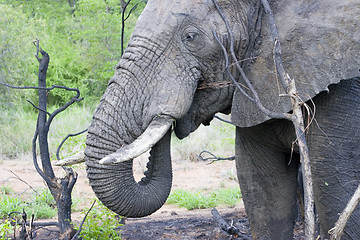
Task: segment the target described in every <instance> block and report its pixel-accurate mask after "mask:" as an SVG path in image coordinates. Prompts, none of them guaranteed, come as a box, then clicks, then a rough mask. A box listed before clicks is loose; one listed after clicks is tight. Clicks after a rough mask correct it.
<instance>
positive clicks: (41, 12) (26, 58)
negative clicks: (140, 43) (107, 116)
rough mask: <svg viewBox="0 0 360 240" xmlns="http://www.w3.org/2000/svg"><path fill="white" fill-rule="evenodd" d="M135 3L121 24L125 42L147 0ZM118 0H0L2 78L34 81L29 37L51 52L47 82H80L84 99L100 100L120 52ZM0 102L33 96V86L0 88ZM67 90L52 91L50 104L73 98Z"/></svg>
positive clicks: (74, 84) (34, 65)
mask: <svg viewBox="0 0 360 240" xmlns="http://www.w3.org/2000/svg"><path fill="white" fill-rule="evenodd" d="M135 4H138V6H137V8H136V9H135V11H133V12H132V14H131V16H130V17H129V19H128V20H127V21H126V24H125V45H126V44H127V42H128V39H129V38H130V35H131V32H132V29H133V28H134V26H135V22H136V19H137V17H138V16H139V15H140V13H141V12H142V10H143V8H144V7H145V4H146V3H145V1H143V0H132V1H131V3H130V5H129V6H128V8H127V9H128V10H127V12H128V11H129V10H130V9H131V8H132V7H133V6H134V5H135ZM121 24H122V23H121V1H120V0H104V1H99V0H78V1H74V0H73V1H65V0H57V1H54V0H36V1H35V0H33V1H28V0H4V1H0V42H1V44H0V81H2V82H5V83H9V84H12V85H16V86H24V85H27V86H34V85H36V83H37V76H36V75H35V74H34V72H36V71H37V67H38V62H37V61H36V59H35V58H34V54H35V47H34V46H33V41H34V40H35V38H38V39H39V40H40V43H41V47H42V48H43V49H44V50H45V51H47V52H48V53H49V55H50V65H49V69H48V74H47V83H48V85H49V86H51V85H65V86H68V87H76V88H79V89H80V91H81V93H82V95H83V96H84V97H85V102H88V103H93V102H94V101H98V99H99V98H100V97H101V95H102V93H103V92H104V90H105V88H106V85H107V82H108V80H109V79H110V78H111V77H112V75H113V74H114V69H115V65H116V64H117V62H118V61H119V60H120V55H121V44H120V36H121ZM0 94H1V98H0V104H1V105H2V106H1V107H2V108H4V107H6V108H9V107H14V106H15V105H26V107H27V108H31V106H29V104H27V103H26V102H25V101H24V99H30V100H32V101H34V102H36V97H35V96H36V91H34V90H27V91H19V90H11V89H8V88H4V87H1V88H0ZM71 97H72V96H71V93H70V92H66V91H61V90H57V91H52V92H51V93H50V97H49V104H52V105H59V104H63V103H64V102H66V101H68V100H69V98H71Z"/></svg>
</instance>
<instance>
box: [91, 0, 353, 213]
mask: <svg viewBox="0 0 360 240" xmlns="http://www.w3.org/2000/svg"><path fill="white" fill-rule="evenodd" d="M334 1H335V0H334ZM280 2H281V1H278V2H276V3H274V4H273V5H274V6H273V7H274V9H275V10H277V11H278V12H279V11H280V10H281V11H284V15H281V14H278V15H276V16H277V20H279V21H283V22H286V24H284V25H285V31H284V32H282V33H281V38H282V39H285V42H286V44H285V46H284V53H285V54H284V55H285V56H286V57H288V58H287V59H288V61H285V64H286V66H287V67H290V70H291V71H292V72H295V73H297V75H296V77H302V76H307V77H306V78H302V83H303V84H301V86H300V87H299V89H300V90H301V91H303V92H305V93H306V98H307V99H308V98H311V97H312V96H313V95H315V94H317V93H318V92H319V91H322V90H324V89H326V88H327V86H328V85H329V84H330V83H333V82H335V81H336V80H334V79H341V78H345V76H335V75H334V74H333V73H334V72H335V71H329V72H326V71H327V70H328V69H329V66H327V67H326V68H325V69H324V68H323V69H322V70H321V71H322V72H321V75H319V76H318V75H317V74H318V73H319V71H316V68H317V67H322V66H323V65H327V63H322V62H319V61H318V62H317V61H316V60H317V55H316V53H315V52H316V50H317V48H319V47H321V46H319V45H316V44H317V43H312V42H311V41H310V40H309V41H307V42H306V41H305V42H304V43H302V42H301V41H300V40H299V38H301V37H302V36H303V34H304V33H306V34H315V33H314V31H315V30H316V29H317V27H319V26H311V27H308V26H307V24H308V23H309V22H312V21H311V19H310V20H309V19H307V18H306V14H308V15H307V16H308V18H310V17H309V16H310V15H311V14H312V12H311V9H303V11H302V12H301V11H300V10H299V11H300V12H296V10H294V9H297V7H300V8H299V9H301V6H302V4H305V3H303V2H306V1H294V3H292V4H284V3H283V4H281V3H280ZM218 4H219V6H220V8H221V9H222V12H223V13H224V15H225V17H226V19H227V20H228V21H229V23H230V27H231V31H232V32H233V34H234V40H235V41H234V49H235V52H236V54H237V58H238V59H240V60H243V59H245V60H246V59H250V60H247V61H243V62H242V63H241V64H242V65H243V67H244V69H245V70H246V72H247V74H249V77H250V78H251V79H255V80H254V82H253V84H254V86H255V88H256V89H257V91H258V92H259V93H260V97H261V99H262V100H263V101H264V105H266V106H268V107H270V108H271V107H274V106H275V107H277V108H278V109H279V111H289V110H290V109H289V107H288V105H287V104H286V103H283V102H282V101H280V103H279V104H277V103H278V102H279V101H278V100H277V99H278V95H279V92H278V88H277V87H276V86H277V84H276V80H275V79H276V77H274V68H273V65H272V56H271V54H272V45H271V44H272V43H271V36H270V34H269V33H268V30H267V27H266V18H264V17H263V10H262V7H261V3H260V1H252V0H242V1H240V0H230V1H229V0H218ZM321 4H325V3H321ZM283 5H284V6H283ZM317 7H319V6H317ZM320 7H321V6H320ZM281 8H283V9H281ZM317 9H318V8H317ZM292 17H293V18H292ZM287 18H291V19H292V20H291V21H286V19H287ZM300 20H301V21H300ZM319 24H320V23H319ZM331 24H333V23H331ZM331 24H330V25H329V26H331ZM329 26H324V29H323V31H326V29H329ZM214 32H215V33H216V35H217V36H218V37H219V39H220V41H221V42H222V43H223V45H224V46H225V47H226V48H228V47H229V34H228V32H227V29H226V27H225V23H224V20H223V19H222V18H221V16H220V14H219V12H218V11H217V9H216V7H215V5H214V2H213V1H211V0H182V1H168V0H149V1H148V3H147V6H146V8H145V10H144V12H143V13H142V14H141V16H140V17H139V19H138V22H137V24H136V26H135V30H134V32H133V34H132V37H131V39H130V42H129V44H128V46H127V48H126V50H125V53H124V55H123V57H122V59H121V60H120V62H119V63H118V65H117V67H116V72H115V75H114V76H113V77H112V78H111V79H110V81H109V85H108V88H107V90H106V92H105V93H104V95H103V97H102V99H101V101H100V104H99V106H98V107H97V109H96V111H95V114H94V116H93V120H92V124H91V126H90V128H89V132H88V137H87V141H86V150H85V155H86V165H87V172H88V177H89V180H90V185H91V186H92V188H93V190H94V192H95V193H96V195H97V197H98V198H99V199H100V200H101V201H102V202H103V203H104V205H106V206H107V207H108V208H110V209H111V210H113V211H114V212H116V213H118V214H120V215H123V216H128V217H141V216H146V215H149V214H151V213H153V212H154V211H156V210H157V209H158V208H160V207H161V206H162V205H163V204H164V202H165V201H166V199H167V196H168V194H169V192H170V188H171V181H172V170H171V157H170V128H171V127H172V125H173V126H174V131H175V133H176V135H177V136H178V137H179V138H184V137H186V136H187V135H189V134H190V133H191V132H192V131H194V130H195V129H196V128H197V127H198V126H199V125H200V124H201V123H203V124H208V123H209V122H210V121H211V119H212V118H213V116H214V114H215V113H217V112H225V113H229V112H230V109H231V107H232V108H233V110H232V112H233V113H234V114H233V115H234V116H235V119H234V121H235V123H237V125H239V126H251V125H255V124H258V123H260V122H262V121H265V120H266V118H267V117H266V116H263V115H262V114H261V113H259V110H257V109H256V107H255V106H253V105H252V103H249V101H248V100H247V99H244V97H243V96H241V95H240V94H239V93H238V92H237V91H235V95H234V87H233V86H232V85H231V84H229V82H230V79H229V78H228V76H227V74H226V73H225V71H224V64H225V59H224V56H223V52H222V48H221V46H220V45H219V44H218V42H217V41H216V39H215V37H214V34H213V33H214ZM316 34H320V33H316ZM303 38H304V37H303ZM338 38H339V36H338V35H336V36H332V35H331V36H330V40H326V41H327V42H326V41H325V39H326V37H325V36H324V37H323V38H321V41H322V40H323V39H324V41H325V44H330V43H336V41H337V40H339V39H338ZM299 42H301V43H299ZM294 44H295V46H296V48H294ZM296 44H297V45H296ZM306 44H307V45H306ZM305 45H306V46H305ZM335 45H336V44H335ZM350 45H351V44H350V43H349V44H347V45H346V46H344V45H341V46H339V48H342V47H344V48H346V47H347V46H348V47H349V46H350ZM336 46H337V45H336ZM303 52H305V53H306V54H307V57H309V59H310V60H309V61H308V60H305V59H297V57H299V56H301V55H303ZM292 53H293V54H292ZM320 57H322V56H320ZM323 57H324V56H323ZM312 60H314V62H315V63H317V65H313V64H314V63H311V61H312ZM341 60H343V59H339V63H338V65H336V66H330V67H334V68H337V69H338V68H342V67H343V66H345V65H346V64H352V65H353V64H354V62H355V60H354V61H353V62H352V63H349V62H348V61H343V62H341ZM309 65H310V66H309ZM309 69H310V71H312V70H314V72H313V73H311V74H310V75H307V73H308V71H309ZM345 69H350V68H349V67H347V68H345ZM350 71H353V70H352V69H350V70H349V71H347V72H346V71H339V72H343V73H344V74H343V75H346V74H349V72H350ZM232 72H233V76H234V77H235V78H236V79H238V80H239V82H241V81H242V80H241V79H240V78H239V75H238V74H237V73H236V71H235V70H234V69H233V70H232ZM339 77H340V78H339ZM320 78H321V79H320ZM233 96H235V97H233ZM233 98H234V101H235V102H234V103H233ZM274 99H275V100H274ZM235 104H236V106H235ZM232 105H234V106H232ZM150 148H152V150H151V152H150V161H149V163H148V171H147V172H146V173H145V177H144V178H143V179H142V180H141V181H140V182H139V183H137V182H136V181H135V180H134V177H133V173H132V159H133V158H135V157H137V156H138V155H139V154H141V153H143V152H145V151H146V150H148V149H150ZM115 162H116V163H115ZM109 163H110V164H109Z"/></svg>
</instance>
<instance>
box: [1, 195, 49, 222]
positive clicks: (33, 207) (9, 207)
mask: <svg viewBox="0 0 360 240" xmlns="http://www.w3.org/2000/svg"><path fill="white" fill-rule="evenodd" d="M55 205H56V204H55V200H54V199H53V197H52V195H51V194H50V192H49V190H48V189H41V190H38V191H37V192H36V193H33V194H32V195H31V197H30V198H29V201H24V200H21V199H20V197H19V196H16V195H14V194H10V195H5V194H1V195H0V218H1V219H7V218H8V216H9V214H10V213H12V212H22V211H23V210H25V212H26V213H28V214H29V215H30V214H32V213H34V215H35V219H42V218H52V217H54V216H55V215H56V209H55Z"/></svg>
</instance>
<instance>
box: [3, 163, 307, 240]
mask: <svg viewBox="0 0 360 240" xmlns="http://www.w3.org/2000/svg"><path fill="white" fill-rule="evenodd" d="M144 166H145V161H144V160H143V159H140V160H137V161H135V162H134V172H135V176H136V177H135V178H136V179H140V178H141V176H142V172H143V171H144ZM54 170H55V173H56V175H57V176H61V175H62V174H63V170H62V169H61V168H60V167H55V168H54ZM75 171H76V172H78V173H79V177H78V180H77V183H76V185H75V188H74V191H73V192H74V197H75V198H79V199H81V202H80V204H81V206H84V207H89V206H90V204H91V201H92V200H93V199H94V198H95V196H94V194H93V192H92V190H91V187H90V186H89V184H88V180H87V178H86V173H85V167H84V165H82V166H81V165H80V166H79V167H76V168H75ZM173 175H174V180H173V187H172V189H186V190H190V191H202V192H204V193H205V192H210V191H212V190H214V189H217V188H220V187H238V183H237V180H236V171H235V163H234V162H233V161H221V162H216V163H214V164H207V163H205V162H202V161H197V162H194V161H175V162H174V163H173ZM0 184H1V185H8V186H11V187H12V189H13V190H14V191H15V192H16V193H19V194H20V195H23V196H26V194H30V192H31V189H30V187H29V185H30V186H31V187H33V188H38V187H44V186H45V185H44V183H43V181H42V179H41V178H40V176H39V175H38V174H37V173H36V171H35V169H34V167H33V164H32V162H31V161H14V160H2V159H1V158H0ZM79 208H81V207H79ZM217 209H218V211H219V213H220V214H221V216H222V217H223V218H224V219H225V220H226V221H227V222H228V223H233V225H234V226H236V227H237V228H238V229H239V230H240V232H241V233H242V234H244V235H245V236H248V237H251V235H250V230H249V223H248V221H247V219H246V214H245V211H244V206H243V203H242V202H240V203H239V204H238V205H237V206H235V207H234V208H227V207H224V206H219V207H217ZM210 211H211V209H199V210H191V211H188V210H186V209H184V208H179V207H177V206H175V205H167V204H165V205H164V206H163V207H162V208H160V209H159V210H158V211H157V212H156V213H154V214H152V215H151V216H148V217H145V218H141V219H126V220H125V225H124V226H123V227H121V232H122V237H123V239H134V240H147V239H148V240H152V239H242V238H240V237H238V238H237V237H236V236H231V235H229V234H227V233H225V232H224V231H222V230H221V229H220V227H219V224H218V223H217V221H216V220H215V219H214V218H213V217H212V215H211V212H210ZM72 218H73V221H74V222H80V221H81V220H82V218H83V215H82V214H80V213H76V212H75V213H73V215H72ZM45 221H49V220H45ZM52 221H54V220H52ZM295 235H296V236H295V239H303V238H302V230H301V227H300V226H299V227H298V229H297V230H296V231H295ZM57 236H58V232H57V231H56V228H54V227H53V228H47V229H43V230H41V231H38V234H37V236H36V237H35V238H34V239H57Z"/></svg>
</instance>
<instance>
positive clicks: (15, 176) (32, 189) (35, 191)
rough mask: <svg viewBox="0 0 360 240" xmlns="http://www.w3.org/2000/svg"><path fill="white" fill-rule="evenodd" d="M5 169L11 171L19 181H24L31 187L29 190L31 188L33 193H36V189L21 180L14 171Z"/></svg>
mask: <svg viewBox="0 0 360 240" xmlns="http://www.w3.org/2000/svg"><path fill="white" fill-rule="evenodd" d="M6 171H9V172H11V173H12V174H13V175H14V176H15V177H16V178H15V179H18V180H19V181H21V182H23V183H25V184H26V185H28V186H29V187H30V188H31V190H33V191H34V192H35V193H37V191H36V190H35V189H34V188H33V187H32V186H31V185H30V184H29V183H27V182H26V181H24V180H22V179H21V178H20V177H19V176H18V175H17V174H16V173H14V172H13V171H12V170H6Z"/></svg>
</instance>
